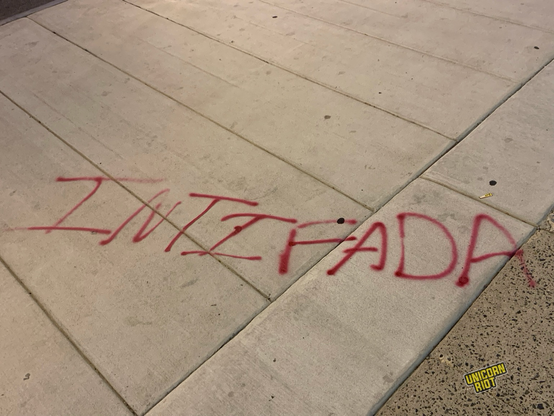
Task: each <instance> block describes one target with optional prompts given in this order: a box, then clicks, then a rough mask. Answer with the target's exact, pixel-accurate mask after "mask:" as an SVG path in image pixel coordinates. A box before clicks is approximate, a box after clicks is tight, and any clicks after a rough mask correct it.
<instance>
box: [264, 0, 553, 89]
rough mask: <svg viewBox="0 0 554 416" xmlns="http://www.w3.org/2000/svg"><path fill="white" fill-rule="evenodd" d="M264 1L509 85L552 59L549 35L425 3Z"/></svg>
mask: <svg viewBox="0 0 554 416" xmlns="http://www.w3.org/2000/svg"><path fill="white" fill-rule="evenodd" d="M264 2H266V3H271V4H274V5H276V6H279V7H283V8H285V9H287V10H292V11H295V12H297V13H300V14H303V15H306V16H311V17H313V18H315V19H321V20H323V21H325V22H329V23H333V24H336V25H339V26H341V27H344V28H348V29H350V30H353V31H356V32H360V33H364V34H367V35H369V36H372V37H377V38H380V39H383V40H386V41H389V42H392V43H394V44H397V45H402V46H405V47H408V48H411V49H414V50H416V51H421V52H425V53H427V54H430V55H433V56H437V57H441V58H443V59H447V60H450V61H453V62H456V63H460V64H463V65H467V66H470V67H472V68H475V69H478V70H481V71H485V72H489V73H491V74H495V75H498V76H501V77H505V78H509V79H511V80H513V81H522V80H523V79H525V78H527V77H529V76H531V75H532V74H534V73H535V72H536V70H537V68H539V67H541V66H542V65H544V64H545V63H546V62H547V61H549V60H550V59H551V58H552V56H553V55H554V33H549V32H544V31H542V30H538V29H533V28H529V27H525V26H521V25H518V24H513V23H510V22H506V21H499V20H497V19H493V18H489V17H486V16H480V15H477V14H473V13H469V12H466V11H461V10H456V9H453V8H451V7H445V6H442V5H438V4H434V3H431V2H429V1H426V0H399V1H394V2H392V1H389V0H371V1H364V0H352V1H343V0H323V1H322V0H265V1H264ZM535 46H537V47H538V49H535Z"/></svg>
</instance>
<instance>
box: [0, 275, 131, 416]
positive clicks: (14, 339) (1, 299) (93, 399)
mask: <svg viewBox="0 0 554 416" xmlns="http://www.w3.org/2000/svg"><path fill="white" fill-rule="evenodd" d="M0 328H1V329H2V336H1V337H0V362H2V365H1V366H0V413H1V414H3V415H18V416H27V415H28V416H35V415H60V416H63V415H67V416H72V415H76V414H79V415H90V416H93V415H99V414H110V415H131V412H130V411H129V410H128V409H127V407H126V406H125V404H124V403H123V402H122V401H121V400H120V399H119V398H118V397H117V395H116V394H115V393H114V392H113V391H112V390H111V389H110V387H109V386H108V385H107V384H106V383H105V382H104V381H103V380H102V379H101V377H100V376H99V375H98V374H97V373H95V371H94V370H93V369H92V367H90V365H89V364H88V363H87V362H86V361H85V360H84V359H83V358H82V357H81V356H80V355H79V353H78V352H77V351H76V350H75V348H73V346H72V345H71V343H70V342H69V341H68V340H67V339H66V338H65V337H64V336H63V335H62V333H61V332H60V331H59V330H58V329H57V328H56V327H55V326H54V325H53V324H52V322H51V321H49V320H48V318H47V316H46V315H45V314H44V312H43V311H42V310H41V309H40V308H39V306H38V305H37V304H36V303H35V301H34V300H33V299H32V298H31V296H29V294H28V293H26V292H25V290H24V289H23V288H22V287H21V286H20V284H19V283H18V282H17V281H16V280H15V279H14V277H13V276H12V275H10V273H9V272H8V270H7V269H6V268H5V267H4V266H3V265H0Z"/></svg>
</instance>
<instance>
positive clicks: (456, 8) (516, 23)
mask: <svg viewBox="0 0 554 416" xmlns="http://www.w3.org/2000/svg"><path fill="white" fill-rule="evenodd" d="M421 1H425V2H427V3H431V4H434V5H437V6H442V7H446V8H448V9H454V10H458V11H460V12H466V13H471V14H473V15H475V16H482V17H488V18H489V19H494V20H498V21H499V22H505V23H511V24H514V25H518V26H523V27H527V28H529V29H535V30H540V31H541V32H544V33H554V30H547V29H544V28H542V27H539V26H531V25H526V24H525V23H521V22H516V21H515V20H510V19H506V18H504V17H499V16H493V15H490V14H483V13H477V12H474V11H472V10H469V9H461V8H458V7H454V6H451V5H449V4H444V3H441V2H440V1H433V0H421ZM522 4H523V3H522Z"/></svg>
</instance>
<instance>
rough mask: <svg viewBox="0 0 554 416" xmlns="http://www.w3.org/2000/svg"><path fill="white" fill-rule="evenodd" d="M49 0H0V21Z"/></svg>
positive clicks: (49, 0) (49, 1) (50, 0)
mask: <svg viewBox="0 0 554 416" xmlns="http://www.w3.org/2000/svg"><path fill="white" fill-rule="evenodd" d="M51 2H52V0H2V1H0V22H1V21H2V20H4V19H8V18H10V17H13V16H16V15H18V14H20V13H24V12H26V11H29V10H31V9H34V8H35V7H39V6H43V5H45V4H47V3H51Z"/></svg>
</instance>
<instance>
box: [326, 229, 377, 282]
mask: <svg viewBox="0 0 554 416" xmlns="http://www.w3.org/2000/svg"><path fill="white" fill-rule="evenodd" d="M377 229H378V230H379V231H380V232H381V258H380V259H379V263H377V264H372V265H371V266H370V267H371V268H372V269H373V270H383V268H384V267H385V263H386V261H387V227H386V226H385V224H383V223H382V222H375V223H373V224H371V227H369V229H368V230H367V231H366V232H365V233H364V235H363V236H362V238H360V241H358V242H357V243H356V245H355V246H354V247H352V248H348V249H346V250H344V251H343V252H344V253H345V254H346V256H344V257H343V258H342V259H341V260H340V261H339V262H338V263H337V264H335V265H334V266H333V267H332V268H330V269H329V270H327V274H328V275H334V274H335V273H337V272H338V271H339V269H340V268H341V267H342V266H344V265H345V264H346V262H347V261H348V260H350V259H351V258H352V256H353V255H354V254H355V253H358V252H368V251H377V248H376V247H362V246H363V245H364V244H365V242H366V240H367V239H368V238H369V237H370V236H371V234H373V233H374V232H375V230H377Z"/></svg>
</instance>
